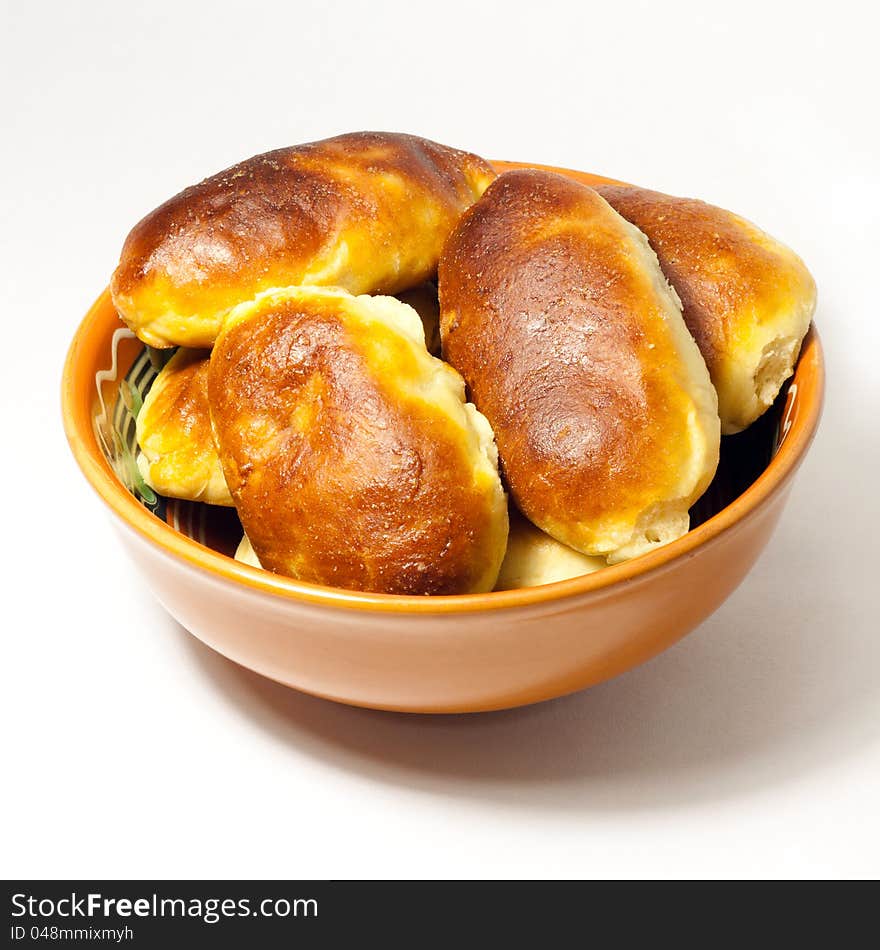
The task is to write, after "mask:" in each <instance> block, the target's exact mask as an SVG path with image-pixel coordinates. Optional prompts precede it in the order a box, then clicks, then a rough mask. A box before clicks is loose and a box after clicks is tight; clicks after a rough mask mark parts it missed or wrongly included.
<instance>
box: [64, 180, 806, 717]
mask: <svg viewBox="0 0 880 950" xmlns="http://www.w3.org/2000/svg"><path fill="white" fill-rule="evenodd" d="M515 164H516V165H517V166H518V165H519V164H520V163H505V162H498V163H496V165H497V166H498V168H499V170H504V169H506V168H509V167H514V165H515ZM554 170H555V171H559V172H562V173H563V174H568V175H571V176H572V177H575V178H577V179H579V180H581V181H584V182H586V183H588V184H590V183H595V182H600V181H608V180H609V179H604V178H600V177H599V176H594V175H588V174H586V173H581V172H571V171H567V170H565V169H554ZM148 363H149V359H148V356H147V355H146V353H145V351H144V350H143V347H142V346H141V344H140V343H139V342H138V341H137V340H135V339H134V338H133V336H132V335H131V334H130V333H129V332H128V331H127V330H125V329H124V328H123V326H122V324H121V323H120V321H119V318H118V317H117V315H116V312H115V310H114V309H113V305H112V303H111V301H110V297H109V294H108V292H107V291H105V292H104V293H103V294H102V295H101V296H100V297H99V298H98V300H97V301H96V303H95V304H94V306H93V307H92V308H91V310H90V311H89V312H88V314H87V315H86V317H85V319H84V320H83V322H82V324H81V325H80V327H79V329H78V330H77V333H76V336H75V337H74V340H73V343H72V344H71V347H70V351H69V353H68V356H67V361H66V364H65V367H64V379H63V385H62V403H63V414H64V425H65V430H66V432H67V437H68V439H69V441H70V446H71V449H72V450H73V454H74V456H75V457H76V460H77V462H78V463H79V465H80V468H81V469H82V471H83V473H84V475H85V476H86V478H87V479H88V481H89V482H90V484H91V485H92V487H93V488H94V489H95V490H96V491H97V492H98V494H99V495H100V496H101V498H102V499H103V501H104V502H105V503H106V505H107V506H108V507H109V509H110V511H111V512H112V514H113V516H114V519H115V522H116V526H117V528H118V531H119V535H120V538H121V541H122V543H123V546H124V547H125V548H126V550H127V551H128V553H129V555H130V556H131V558H132V559H133V560H134V562H135V564H136V565H137V567H138V569H139V570H140V572H141V573H142V574H143V576H144V578H145V580H146V582H147V583H148V584H149V585H150V586H151V587H152V588H153V591H154V592H155V594H156V596H157V597H158V599H159V600H160V601H161V603H162V604H163V605H164V606H165V607H166V609H167V610H168V611H169V612H170V613H171V614H172V615H173V616H174V617H175V618H176V619H177V620H178V621H179V622H180V623H181V624H183V626H184V627H186V628H187V629H188V630H190V631H191V632H192V633H193V634H195V636H197V637H198V638H199V639H200V640H202V641H203V642H204V643H206V644H207V645H208V646H210V647H213V648H214V649H215V650H217V651H218V652H220V653H222V654H223V655H224V656H226V657H229V659H231V660H234V661H235V662H236V663H240V664H241V665H242V666H246V667H249V668H250V669H252V670H255V671H256V672H258V673H261V674H262V675H264V676H267V677H270V678H271V679H273V680H277V681H278V682H280V683H284V684H286V685H288V686H292V687H294V688H296V689H299V690H303V691H304V692H307V693H312V694H314V695H316V696H322V697H325V698H327V699H333V700H336V701H338V702H344V703H350V704H353V705H359V706H370V707H375V708H378V709H389V710H398V711H411V712H437V713H440V712H467V711H474V712H475V711H480V710H489V709H502V708H505V707H510V706H518V705H523V704H526V703H533V702H537V701H539V700H544V699H549V698H551V697H554V696H561V695H563V694H565V693H569V692H572V691H574V690H578V689H583V688H584V687H587V686H591V685H593V684H595V683H599V682H601V681H602V680H606V679H608V678H609V677H612V676H616V675H617V674H618V673H622V672H624V671H625V670H627V669H629V668H631V667H633V666H635V665H636V664H638V663H642V662H644V661H645V660H647V659H649V658H650V657H652V656H654V655H655V654H656V653H659V652H660V651H661V650H665V649H666V648H667V647H668V646H670V645H671V644H673V643H675V641H676V640H678V639H679V638H680V637H682V636H684V634H686V633H688V632H689V631H690V630H692V629H693V628H694V627H695V626H697V624H699V623H700V622H701V621H702V620H703V619H705V618H706V617H708V616H709V614H711V613H712V612H713V611H714V610H715V609H716V608H717V607H718V606H719V605H720V604H721V603H722V602H723V601H724V599H725V598H726V597H727V596H728V595H729V594H730V593H731V592H732V591H733V590H734V589H735V588H736V587H737V585H738V584H739V583H740V581H742V579H743V578H744V577H745V575H746V573H747V572H748V570H749V569H750V568H751V566H752V565H753V564H754V562H755V560H756V559H757V557H758V555H759V554H760V552H761V550H762V549H763V547H764V546H765V545H766V543H767V541H768V539H769V538H770V535H771V532H772V531H773V528H774V527H775V525H776V523H777V521H778V519H779V516H780V514H781V513H782V509H783V507H784V505H785V503H786V500H787V498H788V494H789V490H790V488H791V484H792V479H793V477H794V474H795V472H796V471H797V468H798V466H799V465H800V463H801V461H802V460H803V458H804V455H805V454H806V452H807V449H808V447H809V445H810V442H811V441H812V439H813V436H814V434H815V432H816V427H817V425H818V422H819V416H820V413H821V408H822V397H823V388H824V371H823V362H822V351H821V347H820V344H819V338H818V336H817V334H816V332H815V329H812V330H811V331H810V333H809V335H808V336H807V338H806V340H805V342H804V346H803V348H802V351H801V355H800V359H799V361H798V365H797V369H796V372H795V375H794V377H793V379H792V381H791V382H790V384H788V385H787V387H786V388H785V389H784V391H783V393H782V394H781V395H780V398H779V400H778V401H777V405H776V406H775V407H774V409H773V410H771V411H770V412H769V413H768V416H767V421H766V422H765V421H764V420H761V422H759V423H756V424H755V426H752V427H751V429H749V430H747V432H746V433H745V434H743V435H741V436H733V437H730V438H731V439H733V440H740V441H739V442H736V443H735V444H734V443H731V445H733V448H731V449H730V452H729V453H728V454H730V455H731V456H733V455H735V454H736V452H738V453H739V454H740V456H742V455H743V453H745V455H746V457H747V460H748V458H752V457H754V459H757V461H756V463H755V465H753V466H752V471H751V474H747V476H746V477H745V480H743V477H742V476H740V479H739V482H738V483H737V480H736V478H734V479H733V481H732V482H731V485H729V486H728V487H727V489H726V495H727V496H726V498H724V499H723V501H724V503H723V504H720V503H716V504H715V505H714V507H713V506H712V505H711V504H710V507H709V510H708V511H704V512H703V513H702V514H701V516H700V518H697V519H695V520H697V521H700V522H701V523H698V524H697V526H696V527H694V528H692V530H691V531H690V532H688V534H686V535H685V536H684V537H682V538H680V539H679V540H677V541H674V542H672V543H671V544H668V545H666V546H665V547H662V548H659V549H657V550H656V551H653V552H651V553H650V554H646V555H643V556H642V557H639V558H636V559H634V560H632V561H629V562H626V563H623V564H618V565H615V566H614V567H608V568H606V569H604V570H601V571H599V572H597V573H594V574H589V575H586V576H584V577H580V578H575V579H572V580H567V581H561V582H559V583H556V584H548V585H545V586H542V587H532V588H526V589H521V590H512V591H502V592H495V593H489V594H468V595H463V596H457V597H433V598H425V597H405V596H397V595H384V594H363V593H357V592H352V591H345V590H339V589H336V588H330V587H320V586H317V585H313V584H305V583H300V582H298V581H295V580H291V579H289V578H285V577H279V576H276V575H274V574H270V573H267V572H264V571H260V570H257V569H255V568H251V567H248V566H246V565H244V564H240V563H239V562H237V561H235V560H233V559H232V558H231V557H230V556H228V554H226V553H223V551H224V550H225V551H229V547H228V545H226V546H224V543H222V541H220V540H217V538H214V537H212V535H211V531H210V530H205V521H206V520H207V519H209V518H212V517H214V513H217V514H218V516H219V511H220V510H218V509H211V510H210V512H209V513H208V515H206V512H205V509H206V506H201V505H192V506H182V505H178V506H176V507H175V506H172V505H171V504H169V505H168V506H167V507H166V508H165V509H164V510H163V511H162V512H161V514H162V517H159V516H158V515H157V514H156V513H155V512H154V511H152V510H150V508H149V507H147V506H146V505H145V503H144V501H145V500H146V501H147V502H150V501H151V499H150V498H147V499H144V497H143V492H142V494H141V496H140V497H139V496H138V493H137V491H138V486H137V484H135V483H134V482H133V480H132V479H133V478H134V480H135V481H136V479H137V475H136V469H135V468H134V466H133V465H132V459H131V454H130V446H129V447H128V448H127V447H126V445H125V444H122V443H123V442H124V439H122V440H121V439H120V437H119V432H120V431H122V430H120V429H119V427H118V426H117V428H116V429H115V430H114V429H113V426H112V419H111V415H112V407H114V406H116V407H117V408H121V409H122V410H124V408H125V405H126V404H128V403H130V402H131V400H132V399H134V400H135V401H136V400H137V399H138V396H137V394H136V393H134V391H133V389H134V388H136V384H137V379H136V377H137V375H138V374H141V373H146V372H148ZM133 374H134V375H133ZM126 380H127V381H126ZM135 408H136V407H135ZM129 409H131V406H130V405H129ZM756 426H760V427H762V428H761V430H759V429H756ZM129 428H133V424H132V425H131V426H130V427H129ZM752 430H755V432H756V434H755V435H750V433H752ZM761 432H763V436H761ZM123 434H124V433H123ZM759 436H761V437H762V438H763V440H764V441H763V443H762V442H761V441H760V440H759ZM743 440H744V441H743ZM734 449H735V450H736V451H734ZM725 452H726V449H725V448H722V457H724V456H725ZM755 453H758V456H760V457H759V458H758V457H757V456H755ZM754 459H753V460H754ZM746 468H748V466H746ZM132 472H135V474H134V475H133V476H132V474H131V473H132ZM140 487H141V489H143V488H144V486H143V485H141V486H140ZM146 491H147V493H148V494H149V489H146ZM716 495H717V493H716ZM707 497H708V498H710V499H711V497H712V491H711V490H710V492H709V493H708V495H707ZM152 501H153V502H155V501H156V499H155V498H153V499H152ZM154 507H155V506H154ZM156 510H158V509H156ZM224 517H226V518H227V519H228V518H234V514H233V513H232V512H231V511H229V510H225V515H224ZM197 522H201V527H200V528H198V525H197ZM196 528H198V530H196ZM218 530H219V529H218ZM220 533H221V534H222V531H221V532H220ZM217 537H218V538H219V534H218V535H217ZM195 538H199V539H200V541H201V542H204V543H200V541H199V540H195Z"/></svg>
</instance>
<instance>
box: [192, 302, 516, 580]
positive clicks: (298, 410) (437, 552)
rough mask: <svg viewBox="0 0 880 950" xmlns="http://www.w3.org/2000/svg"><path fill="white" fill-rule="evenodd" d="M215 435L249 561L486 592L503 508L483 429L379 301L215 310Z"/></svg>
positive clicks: (310, 572)
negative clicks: (219, 314) (249, 547)
mask: <svg viewBox="0 0 880 950" xmlns="http://www.w3.org/2000/svg"><path fill="white" fill-rule="evenodd" d="M208 391H209V399H210V406H211V417H212V422H213V426H214V432H215V441H216V443H217V445H218V447H219V450H220V458H221V462H222V465H223V469H224V472H225V474H226V480H227V482H228V484H229V487H230V489H231V492H232V495H233V498H234V499H235V504H236V508H237V509H238V513H239V516H240V517H241V521H242V525H243V526H244V529H245V532H246V533H247V535H248V537H249V538H250V541H251V543H252V544H253V548H254V551H255V553H256V555H257V557H258V558H259V561H260V563H261V564H262V565H263V566H264V567H265V568H266V569H267V570H270V571H273V572H276V573H281V574H287V575H289V576H291V577H294V578H297V579H299V580H304V581H310V582H314V583H319V584H327V585H332V586H334V587H339V588H346V589H350V590H363V591H374V592H384V593H401V594H455V593H467V592H480V591H488V590H491V589H492V586H493V585H494V583H495V579H496V577H497V575H498V569H499V567H500V564H501V560H502V558H503V556H504V551H505V546H506V543H507V505H506V498H505V495H504V492H503V489H502V487H501V481H500V478H499V476H498V469H497V453H496V450H495V445H494V442H493V440H492V432H491V429H490V428H489V425H488V423H487V422H486V420H485V419H484V418H483V417H482V416H481V415H480V414H479V413H478V412H476V410H475V409H474V407H473V406H470V405H466V404H465V395H464V383H463V381H462V380H461V377H460V376H459V375H458V373H456V372H455V371H454V370H453V369H452V368H451V367H449V366H446V365H445V364H444V363H442V362H441V361H440V360H437V359H435V358H434V357H432V356H430V355H429V354H428V352H427V350H426V349H425V343H424V333H423V329H422V324H421V321H420V320H419V317H418V315H417V314H416V313H415V311H414V310H412V308H410V307H408V306H406V305H405V304H402V303H401V302H400V301H398V300H395V299H393V298H390V297H366V296H362V297H353V296H351V295H349V294H347V293H345V292H344V291H341V290H333V289H323V290H322V289H317V288H288V289H287V290H285V291H274V292H270V293H268V294H264V295H261V296H259V297H258V298H257V299H256V300H255V301H253V302H249V303H247V304H243V305H241V306H239V307H237V308H236V309H235V310H234V311H233V312H232V313H231V314H230V315H229V317H228V319H227V321H226V323H225V324H224V327H223V330H222V332H221V334H220V336H219V338H218V340H217V344H216V346H215V348H214V350H213V353H212V355H211V361H210V371H209V384H208Z"/></svg>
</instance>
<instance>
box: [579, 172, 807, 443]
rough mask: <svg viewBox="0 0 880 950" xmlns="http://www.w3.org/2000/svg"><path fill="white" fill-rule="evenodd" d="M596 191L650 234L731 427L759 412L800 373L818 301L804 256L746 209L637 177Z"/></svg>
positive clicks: (735, 429) (726, 430)
mask: <svg viewBox="0 0 880 950" xmlns="http://www.w3.org/2000/svg"><path fill="white" fill-rule="evenodd" d="M596 190H597V191H598V192H599V193H600V194H601V195H602V196H603V197H604V198H605V200H606V201H608V202H609V203H610V204H611V205H612V206H613V207H614V208H615V209H616V210H617V211H618V212H619V213H620V214H622V215H623V217H625V218H626V219H627V220H628V221H631V222H632V223H633V224H634V225H636V227H638V228H639V229H640V230H641V231H643V232H644V233H645V235H646V236H647V238H648V240H649V241H650V242H651V246H652V247H653V249H654V250H655V251H656V253H657V256H658V258H659V260H660V266H661V267H662V268H663V272H664V273H665V274H666V277H667V279H668V280H669V282H670V283H671V284H672V286H673V287H674V288H675V290H676V291H677V292H678V296H679V297H680V298H681V302H682V307H683V312H684V319H685V322H686V323H687V325H688V329H689V330H690V331H691V333H692V334H693V336H694V339H695V340H696V341H697V345H698V346H699V347H700V351H701V352H702V354H703V357H704V358H705V360H706V365H707V366H708V368H709V374H710V375H711V377H712V382H713V383H714V384H715V388H716V390H717V391H718V411H719V415H720V416H721V430H722V432H724V433H733V432H739V431H740V430H741V429H744V428H746V426H748V425H750V424H751V423H752V422H754V421H755V419H757V418H758V416H760V415H761V414H762V413H763V412H764V411H765V410H766V409H767V408H768V407H769V406H771V405H772V403H773V400H774V399H775V398H776V396H777V394H778V393H779V390H780V387H781V386H782V384H783V383H784V382H785V380H786V379H788V377H789V376H790V375H791V374H792V372H794V365H795V362H796V361H797V356H798V353H799V352H800V347H801V343H802V341H803V338H804V336H805V335H806V332H807V330H808V329H809V326H810V321H811V320H812V317H813V312H814V310H815V307H816V285H815V283H814V281H813V278H812V276H811V275H810V272H809V271H808V270H807V268H806V267H805V266H804V263H803V261H801V259H800V258H799V257H798V256H797V255H796V254H795V253H794V252H793V251H791V250H789V248H787V247H786V246H785V245H784V244H781V243H780V242H779V241H776V240H774V239H773V238H772V237H770V236H769V235H768V234H765V233H764V232H763V231H761V230H760V229H758V228H757V227H755V225H753V224H751V223H750V222H749V221H746V220H745V219H744V218H740V217H739V216H738V215H735V214H732V213H731V212H729V211H725V210H723V209H722V208H716V207H714V206H713V205H709V204H706V203H705V202H703V201H696V200H693V199H690V198H674V197H671V196H670V195H664V194H661V193H660V192H657V191H648V190H646V189H644V188H634V187H629V186H622V185H621V186H616V185H599V186H597V188H596Z"/></svg>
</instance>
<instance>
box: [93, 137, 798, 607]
mask: <svg viewBox="0 0 880 950" xmlns="http://www.w3.org/2000/svg"><path fill="white" fill-rule="evenodd" d="M111 289H112V296H113V302H114V305H115V306H116V308H117V310H118V312H119V314H120V316H121V318H122V319H123V320H124V321H125V323H126V324H128V326H129V327H130V328H131V329H132V330H133V331H134V332H135V333H136V334H137V336H138V337H139V338H140V339H141V340H142V341H143V342H144V343H146V344H147V345H149V346H150V347H155V348H159V349H162V350H166V351H169V352H171V353H173V355H172V356H171V358H170V359H168V361H167V362H166V363H165V365H164V367H163V368H162V370H161V372H160V373H159V375H158V377H157V378H156V380H155V382H154V383H153V386H152V388H151V389H150V391H149V393H148V395H147V397H146V400H145V401H144V404H143V407H142V408H141V410H140V412H139V414H138V418H137V438H138V445H139V450H140V455H139V459H138V465H139V468H140V471H141V474H142V475H143V477H144V478H145V480H146V481H147V482H148V484H149V485H150V486H151V487H153V488H154V489H155V490H156V491H157V492H159V493H161V494H164V495H166V496H170V497H174V498H183V499H189V500H192V501H200V502H204V503H207V504H212V505H227V506H229V505H234V506H235V508H236V510H237V512H238V515H239V518H240V520H241V523H242V526H243V529H244V539H243V541H242V544H241V546H240V548H239V553H238V555H237V556H238V557H239V558H240V559H242V560H245V561H247V562H249V563H251V564H253V565H255V566H261V567H262V568H263V569H265V570H268V571H273V572H276V573H278V574H284V575H288V576H290V577H293V578H296V579H298V580H301V581H306V582H311V583H316V584H324V585H330V586H333V587H339V588H346V589H352V590H360V591H375V592H383V593H392V594H434V595H436V594H464V593H471V592H480V591H488V590H492V589H503V588H511V587H518V586H529V585H533V584H541V583H547V582H550V581H554V580H559V579H561V578H564V577H571V576H576V575H579V574H584V573H587V572H589V571H593V570H597V569H599V568H601V567H603V566H605V565H606V564H614V563H617V562H620V561H623V560H625V559H627V558H632V557H636V556H638V555H640V554H642V553H644V552H646V551H648V550H650V549H652V548H654V547H656V546H657V545H661V544H665V543H667V542H669V541H671V540H673V539H675V538H678V537H680V536H681V535H682V534H684V533H685V532H686V531H687V530H688V527H689V522H688V510H689V508H690V507H691V506H692V505H693V503H694V502H695V501H696V500H697V498H699V497H700V495H701V494H702V493H703V492H704V491H705V490H706V488H707V486H708V485H709V483H710V481H711V480H712V478H713V475H714V473H715V470H716V467H717V465H718V457H719V445H720V437H721V434H722V433H724V434H727V433H735V432H739V431H741V430H742V429H744V428H745V427H747V426H748V425H750V424H751V423H752V422H753V421H754V420H755V419H757V418H758V417H759V416H760V415H761V414H762V413H763V412H764V411H765V410H766V409H767V408H768V407H769V406H770V405H771V404H772V403H773V401H774V399H775V397H776V395H777V394H778V392H779V389H780V387H781V385H782V384H783V382H784V381H785V380H786V379H787V378H788V376H789V375H790V374H791V373H792V371H793V367H794V364H795V361H796V359H797V355H798V352H799V349H800V346H801V342H802V340H803V337H804V335H805V334H806V332H807V329H808V327H809V324H810V320H811V318H812V314H813V310H814V307H815V297H816V292H815V285H814V283H813V280H812V278H811V276H810V274H809V272H808V271H807V269H806V268H805V266H804V265H803V263H802V262H801V260H800V259H799V258H798V257H797V256H796V255H795V254H794V253H793V252H792V251H790V250H789V249H788V248H786V247H785V246H783V245H782V244H780V243H779V242H777V241H775V240H774V239H773V238H771V237H769V236H768V235H766V234H764V233H763V232H762V231H760V230H759V229H758V228H756V227H755V226H754V225H752V224H750V223H749V222H747V221H745V220H743V219H742V218H740V217H738V216H736V215H734V214H731V213H730V212H728V211H724V210H722V209H720V208H716V207H713V206H711V205H708V204H704V203H703V202H701V201H694V200H689V199H682V198H673V197H669V196H668V195H664V194H659V193H657V192H654V191H647V190H645V189H642V188H636V187H630V186H623V185H620V186H618V185H602V186H597V187H593V188H591V187H588V186H587V185H584V184H580V183H579V182H577V181H575V180H573V179H571V178H568V177H565V176H562V175H559V174H555V173H552V172H549V171H544V170H539V169H531V168H524V169H517V170H514V171H508V172H506V173H504V174H501V175H498V174H497V173H496V171H495V170H494V169H493V167H492V166H491V165H490V164H489V163H488V162H486V161H484V160H483V159H481V158H479V157H478V156H476V155H472V154H469V153H467V152H463V151H459V150H457V149H453V148H448V147H446V146H443V145H438V144H437V143H435V142H431V141H427V140H425V139H421V138H417V137H415V136H411V135H400V134H390V133H373V132H360V133H353V134H350V135H340V136H338V137H335V138H331V139H327V140H325V141H321V142H314V143H311V144H307V145H299V146H294V147H292V148H283V149H279V150H277V151H274V152H268V153H266V154H264V155H258V156H255V157H254V158H251V159H248V160H247V161H244V162H242V163H240V164H238V165H235V166H234V167H232V168H230V169H228V170H226V171H224V172H221V173H220V174H218V175H215V176H213V177H211V178H208V179H206V180H205V181H203V182H201V183H200V184H198V185H195V186H193V187H191V188H188V189H186V190H185V191H183V192H181V193H180V194H179V195H177V196H175V197H174V198H171V199H170V201H167V202H166V203H165V204H163V205H162V206H161V207H159V208H157V209H156V210H155V211H153V212H152V213H150V214H149V215H147V217H145V218H144V219H143V220H142V221H141V222H140V223H139V224H138V225H136V227H135V228H134V229H133V230H132V232H131V234H130V235H129V236H128V239H127V240H126V242H125V245H124V247H123V250H122V255H121V259H120V262H119V266H118V267H117V269H116V271H115V273H114V275H113V281H112V288H111ZM175 348H176V350H175ZM508 496H509V498H508Z"/></svg>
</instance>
